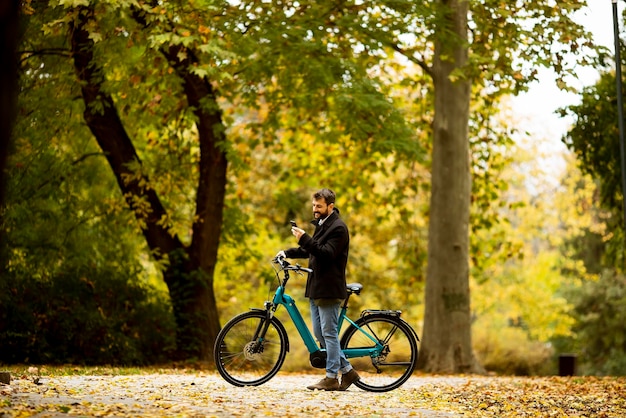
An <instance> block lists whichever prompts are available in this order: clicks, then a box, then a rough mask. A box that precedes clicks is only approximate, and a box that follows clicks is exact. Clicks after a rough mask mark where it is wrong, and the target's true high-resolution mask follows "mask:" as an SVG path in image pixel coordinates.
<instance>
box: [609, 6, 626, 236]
mask: <svg viewBox="0 0 626 418" xmlns="http://www.w3.org/2000/svg"><path fill="white" fill-rule="evenodd" d="M612 1H613V33H614V35H615V85H616V89H617V128H618V131H619V147H620V157H621V163H622V207H623V210H624V235H625V236H626V151H625V150H624V147H625V146H624V105H623V103H622V59H621V57H620V42H619V23H618V20H617V0H612Z"/></svg>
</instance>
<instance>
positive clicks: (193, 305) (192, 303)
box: [71, 7, 227, 360]
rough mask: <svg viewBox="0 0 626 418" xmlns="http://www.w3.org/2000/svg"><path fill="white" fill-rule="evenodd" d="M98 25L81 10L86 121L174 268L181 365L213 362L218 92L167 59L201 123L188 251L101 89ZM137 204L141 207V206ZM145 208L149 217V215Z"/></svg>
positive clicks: (167, 274) (221, 169)
mask: <svg viewBox="0 0 626 418" xmlns="http://www.w3.org/2000/svg"><path fill="white" fill-rule="evenodd" d="M93 18H94V12H93V9H91V8H90V7H81V8H79V14H78V17H77V18H76V21H75V22H74V23H73V26H72V28H71V32H72V33H71V38H72V39H71V41H72V42H71V44H72V54H73V57H74V66H75V69H76V72H77V74H78V78H79V80H80V82H81V91H82V96H83V100H84V102H85V112H84V116H85V121H86V123H87V125H88V126H89V128H90V129H91V131H92V133H93V134H94V136H95V137H96V140H97V141H98V144H99V145H100V147H101V148H102V150H103V152H104V153H105V154H106V157H107V160H108V162H109V165H110V166H111V169H112V170H113V172H114V174H115V176H116V179H117V182H118V185H119V187H120V190H121V191H122V194H123V195H124V197H125V199H126V201H127V203H128V205H129V207H130V208H131V209H133V210H134V214H135V217H136V218H137V219H138V221H139V223H140V225H141V227H142V231H143V234H144V236H145V238H146V242H147V244H148V247H149V248H150V250H151V251H152V252H153V254H155V255H157V256H158V257H162V258H167V259H168V261H169V263H168V267H167V269H166V270H165V271H164V272H163V278H164V280H165V282H166V284H167V286H168V290H169V294H170V299H171V301H172V306H173V309H174V315H175V319H176V324H177V333H176V340H177V349H178V354H179V356H180V358H184V359H187V358H196V359H201V360H210V359H211V358H212V351H213V350H212V349H213V344H212V343H213V341H214V340H215V337H216V336H217V332H218V331H219V327H220V325H219V317H218V313H217V306H216V303H215V295H214V289H213V273H214V270H215V264H216V260H217V248H218V245H219V236H220V231H221V224H222V210H223V202H224V194H225V190H226V167H227V160H226V156H225V154H224V152H223V151H221V150H220V148H219V145H220V142H221V141H223V140H224V138H223V132H224V129H223V125H222V120H221V115H220V113H219V111H218V110H217V109H218V107H217V105H214V106H211V105H208V106H207V103H215V101H216V99H215V97H214V94H213V90H212V88H211V86H210V84H209V83H208V82H205V81H204V80H202V79H200V78H198V77H196V76H193V75H192V74H190V73H189V72H188V71H187V66H188V64H189V63H188V62H181V61H180V60H179V59H178V58H176V53H177V51H176V47H172V48H170V49H169V50H163V51H161V52H162V53H163V54H164V55H166V56H167V57H168V62H169V63H170V65H172V66H173V67H174V69H175V70H176V72H177V74H178V75H179V76H180V77H181V78H182V79H183V86H184V91H185V94H186V96H187V99H188V105H189V106H192V107H193V108H194V111H195V113H196V116H197V117H198V122H197V127H198V132H199V141H200V150H201V157H200V170H199V171H200V179H199V184H198V191H197V196H196V217H195V222H194V225H193V239H192V244H191V246H190V247H189V248H187V247H185V246H184V245H183V244H182V242H181V241H180V240H179V239H178V237H175V236H174V237H173V236H172V235H171V234H170V232H169V231H168V230H167V228H166V227H165V226H164V225H163V224H161V223H160V222H159V221H160V220H161V219H162V218H163V217H164V215H165V214H166V212H165V208H164V207H163V205H162V204H161V201H160V199H159V197H158V195H157V194H156V192H155V191H154V189H152V188H151V187H150V186H149V184H150V183H149V179H147V178H146V177H145V176H144V175H143V174H141V170H135V168H136V167H139V166H140V165H141V161H140V159H139V157H138V155H137V153H136V150H135V147H134V145H133V143H132V141H131V139H130V138H129V136H128V134H127V132H126V130H125V128H124V126H123V124H122V121H121V119H120V117H119V114H118V112H117V109H116V107H115V103H114V101H113V99H112V97H111V96H110V95H109V94H108V93H107V92H106V91H105V90H103V88H102V86H103V82H104V75H103V70H102V68H101V67H100V66H99V65H98V63H97V62H96V60H95V59H94V55H93V46H94V45H93V41H92V40H91V39H90V38H89V32H88V30H87V29H86V28H87V26H88V24H89V21H90V20H91V19H93ZM201 102H202V105H201ZM207 109H208V110H207ZM138 202H141V204H140V205H139V206H136V205H137V203H138ZM146 204H147V207H148V208H149V209H148V210H145V209H144V208H145V205H146ZM140 209H141V210H140Z"/></svg>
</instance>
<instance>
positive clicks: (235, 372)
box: [213, 257, 419, 392]
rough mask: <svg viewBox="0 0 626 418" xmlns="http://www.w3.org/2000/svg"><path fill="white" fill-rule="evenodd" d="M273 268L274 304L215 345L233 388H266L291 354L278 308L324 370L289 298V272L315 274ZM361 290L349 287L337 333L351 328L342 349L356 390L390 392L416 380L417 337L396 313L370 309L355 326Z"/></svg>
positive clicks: (226, 331) (234, 324)
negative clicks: (352, 307) (352, 313)
mask: <svg viewBox="0 0 626 418" xmlns="http://www.w3.org/2000/svg"><path fill="white" fill-rule="evenodd" d="M272 265H273V266H274V270H275V272H276V278H277V280H278V288H277V289H276V291H275V292H274V297H273V299H272V300H271V301H269V300H268V301H266V302H265V304H264V308H263V309H259V308H252V309H251V310H250V311H248V312H244V313H242V314H239V315H236V316H235V317H233V318H232V319H231V320H230V321H228V322H227V323H226V325H224V327H223V328H222V330H221V331H220V332H219V333H218V336H217V339H216V340H215V346H214V350H213V352H214V360H215V364H216V366H217V370H218V371H219V373H220V375H221V376H222V377H223V378H224V379H225V380H226V381H227V382H228V383H230V384H232V385H234V386H259V385H262V384H263V383H266V382H267V381H269V380H270V379H271V378H272V377H274V376H275V375H276V373H278V371H279V370H280V368H281V367H282V365H283V362H284V360H285V356H286V354H287V352H288V351H289V338H288V336H287V332H286V330H285V327H284V325H283V324H282V322H281V321H280V320H279V319H278V318H277V317H276V316H275V315H274V314H275V312H276V310H277V309H278V308H279V307H280V306H284V307H285V309H286V310H287V313H288V314H289V316H290V317H291V320H292V321H293V323H294V325H295V327H296V329H297V330H298V333H299V335H300V338H301V339H302V341H303V342H304V344H305V345H306V348H307V350H308V352H309V361H310V363H311V366H313V367H315V368H319V369H324V368H325V367H326V350H325V349H323V348H320V346H319V345H318V344H317V343H316V342H315V339H314V337H313V335H312V334H311V332H310V331H309V329H308V327H307V325H306V324H305V322H304V320H303V318H302V315H301V314H300V311H299V310H298V308H297V306H296V304H295V301H294V300H293V298H292V297H291V296H289V295H288V294H286V293H285V289H286V287H287V282H288V281H289V273H290V272H295V273H297V274H299V275H303V273H307V274H309V273H311V272H312V271H313V270H311V269H308V268H305V267H301V266H300V265H298V264H295V265H292V264H290V263H289V262H288V261H287V260H285V259H284V258H283V257H276V258H274V259H273V260H272ZM276 266H278V268H277V267H276ZM280 272H282V273H283V278H282V280H281V277H280ZM362 290H363V286H362V285H361V284H359V283H351V284H348V285H347V291H348V297H347V298H346V300H345V301H344V302H343V303H342V305H341V309H340V313H339V326H338V330H339V333H341V328H342V325H343V324H344V322H347V323H348V324H349V325H348V327H347V329H346V331H345V332H344V334H343V336H342V337H341V339H340V344H341V349H342V350H343V352H344V353H345V355H346V357H347V358H348V359H349V360H350V363H351V364H352V367H353V368H354V369H355V370H357V372H358V373H359V376H360V380H358V381H356V382H354V385H355V386H357V387H358V388H360V389H363V390H366V391H371V392H386V391H390V390H393V389H396V388H398V387H400V386H401V385H402V384H404V383H405V382H406V381H407V380H408V379H409V377H411V375H412V374H413V371H414V369H415V365H416V364H417V358H418V348H417V343H418V342H419V337H418V335H417V333H416V332H415V330H413V328H412V327H411V326H410V325H409V324H408V323H407V322H406V321H404V319H402V318H401V313H402V312H401V311H398V310H375V309H366V310H364V311H362V312H361V315H360V317H359V318H358V319H357V320H356V321H353V320H352V319H350V318H349V317H348V316H347V315H346V312H347V310H348V300H349V299H350V296H351V295H359V294H360V293H361V291H362Z"/></svg>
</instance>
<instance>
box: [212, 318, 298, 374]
mask: <svg viewBox="0 0 626 418" xmlns="http://www.w3.org/2000/svg"><path fill="white" fill-rule="evenodd" d="M266 322H267V319H266V313H265V311H250V312H246V313H243V314H240V315H237V316H236V317H234V318H233V319H231V320H230V321H228V322H227V323H226V325H224V328H222V330H221V331H220V332H219V334H218V335H217V339H216V340H215V347H214V350H213V356H214V360H215V365H216V366H217V370H218V372H219V373H220V374H221V375H222V377H223V378H224V379H225V380H226V381H227V382H228V383H230V384H232V385H235V386H258V385H261V384H263V383H265V382H267V381H268V380H270V379H271V378H272V377H274V375H276V373H278V371H279V370H280V368H281V366H282V365H283V361H285V355H286V354H287V350H288V340H287V332H286V331H285V327H283V325H282V324H281V323H280V321H279V320H278V319H276V318H275V317H273V318H271V319H270V322H269V324H266ZM265 325H268V327H267V332H265V335H261V333H262V330H263V329H264V328H265Z"/></svg>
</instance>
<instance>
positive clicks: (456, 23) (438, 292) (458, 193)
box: [420, 0, 476, 373]
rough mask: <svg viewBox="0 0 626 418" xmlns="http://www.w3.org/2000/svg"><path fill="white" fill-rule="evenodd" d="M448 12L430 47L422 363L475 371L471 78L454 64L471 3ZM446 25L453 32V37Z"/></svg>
mask: <svg viewBox="0 0 626 418" xmlns="http://www.w3.org/2000/svg"><path fill="white" fill-rule="evenodd" d="M442 3H443V7H444V8H446V9H447V10H448V14H447V16H446V19H445V23H444V24H443V27H442V28H440V29H441V30H439V32H438V33H439V41H438V42H437V43H436V45H435V56H434V62H433V69H432V70H433V71H432V75H433V80H434V88H435V115H434V121H433V131H434V140H433V154H432V192H431V193H432V194H431V200H430V222H429V232H428V268H427V273H426V300H425V304H426V309H425V315H424V330H423V342H422V346H421V357H420V367H421V368H423V369H424V370H425V371H427V372H441V373H465V372H470V371H473V370H476V364H475V359H474V356H473V352H472V339H471V321H470V293H469V258H468V251H469V232H468V225H469V207H470V193H471V187H470V183H471V180H470V171H469V140H468V122H469V101H470V88H471V84H470V81H469V80H468V79H464V78H462V76H461V77H458V78H456V80H454V79H453V78H452V77H451V75H452V72H453V71H454V70H455V69H459V68H462V67H463V65H464V64H465V63H466V62H467V56H468V50H467V43H466V42H467V14H468V3H467V1H463V0H443V1H442ZM448 30H450V31H452V32H453V33H455V34H456V37H454V38H453V39H450V35H446V34H444V33H446V32H447V31H448Z"/></svg>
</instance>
